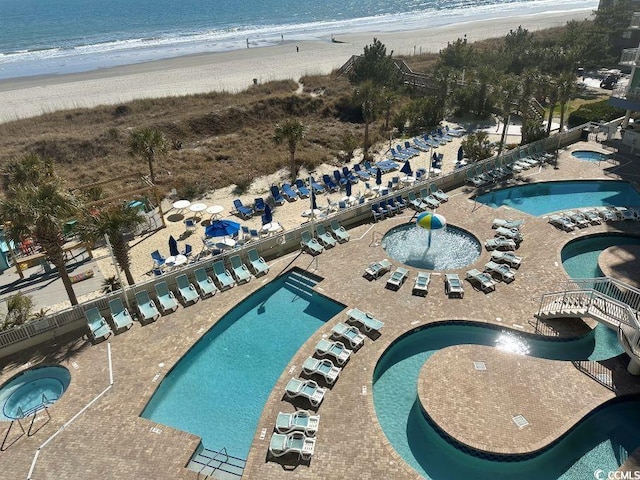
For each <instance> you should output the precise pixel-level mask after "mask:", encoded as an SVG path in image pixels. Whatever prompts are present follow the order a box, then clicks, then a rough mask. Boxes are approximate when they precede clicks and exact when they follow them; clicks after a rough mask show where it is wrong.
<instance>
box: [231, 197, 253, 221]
mask: <svg viewBox="0 0 640 480" xmlns="http://www.w3.org/2000/svg"><path fill="white" fill-rule="evenodd" d="M233 206H234V207H235V208H236V212H237V213H238V215H239V216H240V217H242V218H244V219H247V218H251V217H253V208H249V207H245V206H244V205H243V204H242V202H241V201H240V199H238V198H236V199H235V200H234V201H233Z"/></svg>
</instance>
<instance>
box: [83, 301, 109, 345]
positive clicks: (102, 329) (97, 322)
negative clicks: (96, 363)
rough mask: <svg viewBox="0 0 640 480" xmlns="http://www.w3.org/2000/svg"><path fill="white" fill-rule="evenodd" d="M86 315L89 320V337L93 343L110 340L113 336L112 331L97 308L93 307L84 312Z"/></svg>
mask: <svg viewBox="0 0 640 480" xmlns="http://www.w3.org/2000/svg"><path fill="white" fill-rule="evenodd" d="M84 315H85V317H86V318H87V326H88V327H89V337H90V338H91V340H92V341H97V340H105V339H106V338H109V335H111V329H110V328H109V324H107V322H106V321H105V319H104V317H103V316H102V315H101V314H100V310H98V308H97V307H91V308H90V309H89V310H87V311H85V312H84Z"/></svg>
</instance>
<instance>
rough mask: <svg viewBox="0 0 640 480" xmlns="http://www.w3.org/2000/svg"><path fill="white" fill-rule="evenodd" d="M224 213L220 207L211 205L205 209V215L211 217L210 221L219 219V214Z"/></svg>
mask: <svg viewBox="0 0 640 480" xmlns="http://www.w3.org/2000/svg"><path fill="white" fill-rule="evenodd" d="M223 211H224V207H223V206H222V205H211V206H210V207H209V208H207V213H208V214H210V215H211V220H217V219H219V218H220V214H221V213H222V212H223Z"/></svg>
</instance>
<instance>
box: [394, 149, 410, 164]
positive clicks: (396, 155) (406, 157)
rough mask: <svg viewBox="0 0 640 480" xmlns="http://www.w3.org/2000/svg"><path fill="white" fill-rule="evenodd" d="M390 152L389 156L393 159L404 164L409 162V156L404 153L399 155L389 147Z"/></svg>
mask: <svg viewBox="0 0 640 480" xmlns="http://www.w3.org/2000/svg"><path fill="white" fill-rule="evenodd" d="M389 151H390V152H391V155H392V156H393V158H395V159H397V160H400V161H401V162H404V161H406V160H409V156H407V155H405V154H404V153H400V152H398V151H397V150H396V149H395V148H393V147H391V149H390V150H389Z"/></svg>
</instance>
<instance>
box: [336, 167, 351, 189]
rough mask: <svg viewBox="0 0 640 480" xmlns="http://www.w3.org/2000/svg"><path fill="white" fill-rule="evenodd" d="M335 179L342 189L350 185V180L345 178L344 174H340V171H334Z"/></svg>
mask: <svg viewBox="0 0 640 480" xmlns="http://www.w3.org/2000/svg"><path fill="white" fill-rule="evenodd" d="M333 178H334V179H335V180H336V182H337V183H338V185H340V188H342V187H344V186H345V185H346V184H347V183H349V179H348V178H346V177H343V176H342V174H341V173H340V170H334V171H333Z"/></svg>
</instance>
